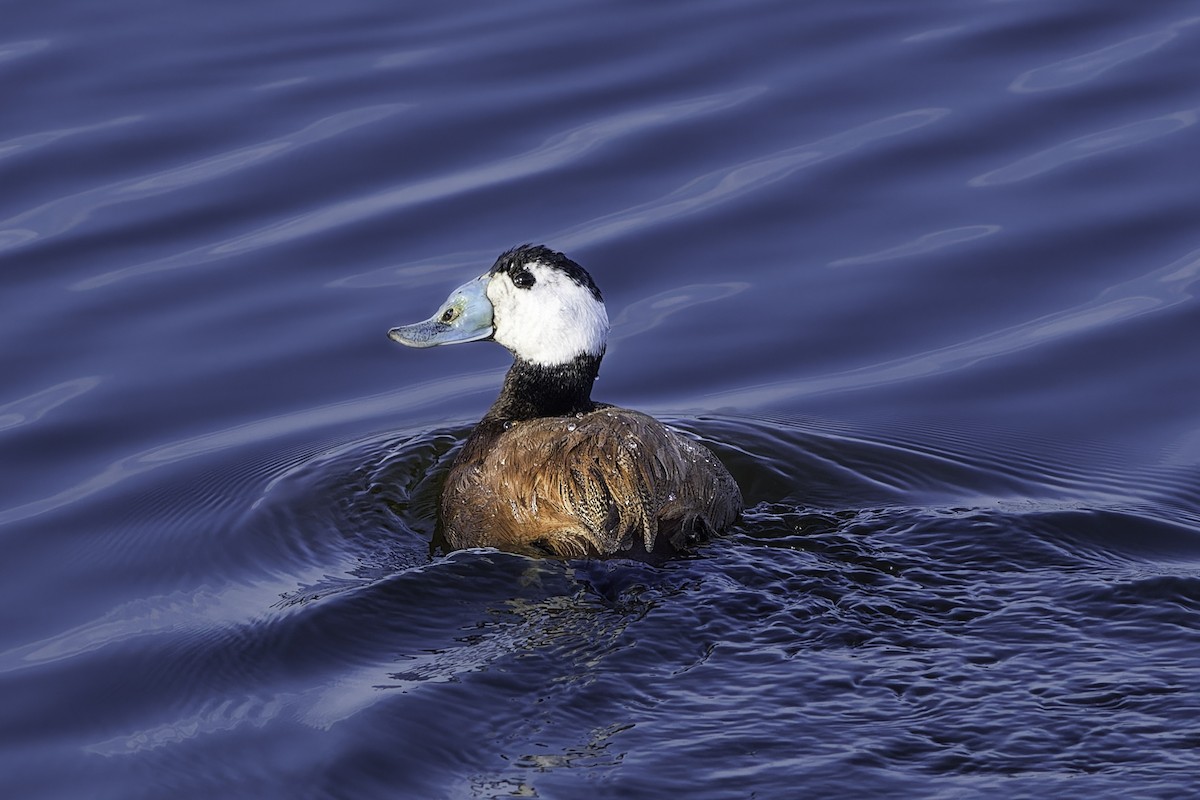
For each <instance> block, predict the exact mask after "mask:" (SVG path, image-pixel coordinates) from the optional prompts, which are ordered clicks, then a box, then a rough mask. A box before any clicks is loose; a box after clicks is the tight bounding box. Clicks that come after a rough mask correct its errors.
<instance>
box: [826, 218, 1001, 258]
mask: <svg viewBox="0 0 1200 800" xmlns="http://www.w3.org/2000/svg"><path fill="white" fill-rule="evenodd" d="M1000 230H1001V227H1000V226H999V225H964V226H963V227H961V228H950V229H949V230H944V231H934V232H933V233H926V234H923V235H921V236H919V237H917V238H916V239H914V240H913V241H911V242H905V243H904V244H898V245H896V246H895V247H889V248H887V249H886V250H880V251H878V252H875V253H869V254H867V255H865V256H853V257H851V258H839V259H838V260H836V261H831V262H829V266H831V267H849V266H853V265H855V264H874V263H876V262H878V261H891V260H892V259H896V258H910V257H912V256H918V255H924V254H926V253H932V252H934V251H936V250H941V249H942V248H944V247H953V246H954V245H956V244H962V243H963V242H969V241H972V240H974V239H982V238H983V237H984V236H991V235H992V234H994V233H999V232H1000Z"/></svg>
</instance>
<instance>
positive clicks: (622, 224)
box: [329, 108, 950, 289]
mask: <svg viewBox="0 0 1200 800" xmlns="http://www.w3.org/2000/svg"><path fill="white" fill-rule="evenodd" d="M949 113H950V109H948V108H919V109H915V110H913V111H905V112H903V113H900V114H893V115H890V116H887V117H883V118H881V119H877V120H874V121H872V122H868V123H866V124H864V125H858V126H856V127H854V128H850V129H848V130H844V131H841V132H839V133H835V134H833V135H832V136H827V137H825V138H824V139H819V140H817V141H815V142H808V143H806V144H802V145H799V146H796V147H789V148H787V149H784V150H780V151H778V152H775V153H771V154H770V155H767V156H763V157H760V158H754V159H750V160H748V161H742V162H740V163H737V164H733V165H732V166H728V167H722V168H720V169H716V170H713V171H711V172H708V173H705V174H704V175H701V176H700V177H699V178H696V179H694V180H691V181H689V182H688V183H686V184H684V185H683V186H680V187H679V188H678V189H675V190H674V191H672V192H669V193H668V194H666V195H664V196H662V197H659V198H657V199H655V200H651V201H649V202H646V203H639V204H638V205H635V206H632V207H629V208H626V209H623V210H621V211H617V212H614V213H611V214H607V215H604V216H601V217H598V218H596V219H592V220H589V221H588V222H586V223H584V224H582V225H578V226H575V227H572V228H568V229H567V230H565V231H559V232H556V233H548V234H546V235H540V236H538V237H537V238H539V239H540V240H541V241H547V242H554V243H555V246H556V247H560V248H562V249H563V250H570V249H583V248H584V247H586V246H588V245H590V244H593V243H596V242H602V241H611V240H613V239H618V238H620V237H622V236H628V235H630V234H632V233H634V232H636V231H639V230H642V229H644V228H647V227H652V226H654V225H659V224H662V223H664V222H668V221H673V220H677V219H680V218H683V217H687V216H689V215H692V214H697V213H700V212H702V211H706V210H708V209H710V208H712V207H713V206H716V205H720V204H722V203H727V202H729V201H731V200H734V199H736V198H738V197H741V196H743V195H746V194H749V193H751V192H755V191H759V190H761V189H763V188H765V187H767V186H769V185H771V184H773V183H776V182H777V181H780V180H783V179H784V178H786V177H787V176H789V175H791V174H792V173H793V172H795V171H796V170H799V169H803V168H806V167H811V166H814V165H816V164H820V163H823V162H826V161H829V160H831V159H834V158H838V157H839V156H843V155H847V154H849V153H852V152H854V151H856V150H858V149H860V148H862V147H866V146H868V145H870V144H873V143H875V142H877V141H879V140H881V139H886V138H890V137H892V136H900V135H902V134H906V133H909V132H911V131H914V130H917V129H919V128H923V127H925V126H927V125H931V124H933V123H935V122H938V121H939V120H941V119H943V118H944V117H945V116H946V115H947V114H949ZM491 258H494V254H489V253H485V252H482V251H473V252H464V253H455V254H452V255H447V256H439V257H437V258H434V259H427V260H424V261H419V262H415V263H412V264H408V265H405V266H404V267H399V268H397V267H387V268H384V269H378V270H372V271H371V272H367V273H362V274H359V275H353V276H350V277H348V278H341V279H339V280H337V281H334V282H332V283H330V284H329V285H330V286H335V287H342V288H352V289H365V288H375V287H379V286H391V285H396V284H405V285H410V286H411V285H418V284H419V283H423V282H427V281H429V280H430V279H436V280H444V279H445V277H446V275H447V274H448V273H449V274H453V273H456V272H460V271H466V270H478V269H479V268H480V265H481V264H483V263H490V259H491Z"/></svg>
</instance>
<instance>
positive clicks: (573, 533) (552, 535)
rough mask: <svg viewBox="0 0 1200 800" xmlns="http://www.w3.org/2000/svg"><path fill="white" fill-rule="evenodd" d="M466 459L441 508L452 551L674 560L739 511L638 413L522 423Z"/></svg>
mask: <svg viewBox="0 0 1200 800" xmlns="http://www.w3.org/2000/svg"><path fill="white" fill-rule="evenodd" d="M464 456H465V458H462V459H460V461H459V462H458V463H456V465H455V466H454V468H453V469H452V470H451V473H450V475H449V476H448V478H447V481H446V485H445V487H444V489H443V498H442V514H443V523H444V526H445V532H446V535H447V538H448V539H449V540H450V543H451V544H453V545H454V546H456V547H471V546H482V545H494V546H497V547H501V548H504V549H510V550H517V551H519V552H528V553H531V554H540V555H557V556H565V557H583V556H605V555H613V554H619V553H621V552H624V551H631V550H634V551H636V550H641V549H643V548H644V551H645V553H652V552H664V551H673V550H678V549H680V548H681V547H683V546H684V545H686V543H687V541H688V539H689V538H690V537H693V536H697V535H704V534H710V533H718V532H721V531H723V530H725V529H726V528H728V527H729V526H730V525H731V524H733V522H734V521H735V520H736V519H737V516H738V514H740V513H741V509H742V497H741V492H740V491H739V490H738V487H737V483H736V482H735V481H734V480H733V478H732V477H731V476H730V474H729V472H728V470H726V469H725V467H724V465H723V464H721V462H720V461H719V460H717V458H716V457H715V456H714V455H713V454H712V453H711V452H709V451H708V449H707V448H705V447H704V446H703V445H700V444H698V443H696V442H693V441H692V440H690V439H688V438H687V437H685V436H683V435H681V434H679V433H676V432H675V431H672V430H671V429H669V428H667V427H666V426H665V425H663V424H662V423H660V422H658V421H657V420H655V419H654V418H653V417H649V416H647V415H645V414H641V413H638V412H636V411H628V410H625V409H619V408H602V409H599V410H597V411H593V412H591V413H589V414H585V415H583V416H582V417H560V418H549V419H536V420H529V421H526V422H520V423H517V424H514V425H512V426H511V427H510V428H509V429H507V430H502V431H497V432H495V434H494V435H493V436H492V437H491V439H490V441H489V442H488V443H487V446H484V447H480V446H475V447H472V448H471V451H470V452H466V451H464Z"/></svg>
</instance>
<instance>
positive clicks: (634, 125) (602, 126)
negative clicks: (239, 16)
mask: <svg viewBox="0 0 1200 800" xmlns="http://www.w3.org/2000/svg"><path fill="white" fill-rule="evenodd" d="M761 91H762V90H760V89H757V88H750V89H738V90H734V91H729V92H721V93H718V94H712V95H705V96H703V97H698V98H691V99H688V100H680V101H676V102H674V103H666V104H657V105H654V106H650V107H647V108H643V109H638V110H636V111H628V112H624V113H620V114H612V115H610V116H607V117H604V118H602V119H600V120H597V121H593V122H589V123H587V124H585V125H581V126H579V127H577V128H574V129H572V130H569V131H567V132H566V133H561V134H557V135H555V136H552V137H550V138H549V139H548V140H546V141H545V142H543V143H542V144H541V145H539V146H538V147H536V148H534V149H533V150H529V151H527V152H525V153H521V154H519V155H516V156H512V157H510V158H506V159H502V160H500V161H493V162H489V163H487V164H484V165H481V166H476V167H470V168H468V169H463V170H459V171H458V172H452V173H449V174H445V175H439V176H438V177H436V178H430V179H428V180H424V181H418V182H416V183H411V184H407V185H404V186H401V187H398V188H394V189H387V190H385V191H382V192H376V193H375V194H371V195H368V196H366V197H356V198H354V199H352V200H344V201H341V202H336V203H330V204H326V205H323V206H322V207H321V208H318V209H316V210H314V211H307V212H305V213H303V214H299V215H297V216H294V217H291V218H290V219H286V220H284V221H282V222H278V223H275V224H272V225H268V226H266V227H262V228H259V229H257V230H254V231H251V232H249V233H246V234H243V235H241V236H237V237H235V238H233V239H229V240H227V241H224V242H221V243H219V244H216V245H206V246H204V247H198V248H196V249H194V250H189V251H187V252H184V253H178V254H176V255H173V256H168V257H167V258H162V259H158V260H155V261H149V262H146V263H144V264H138V265H135V266H132V267H126V268H124V269H120V270H116V271H114V272H109V273H106V274H104V275H101V276H98V277H96V278H90V279H88V280H86V281H80V282H78V283H75V284H73V285H72V286H71V288H73V289H93V288H96V287H98V286H104V285H107V284H110V283H113V282H115V281H118V280H122V279H124V278H129V277H134V276H139V275H146V274H150V273H154V272H162V271H165V270H174V269H183V268H187V267H195V266H198V265H201V264H206V263H209V262H212V261H216V260H219V259H222V258H225V257H227V256H231V255H238V254H241V253H246V252H250V251H253V250H257V249H260V248H263V247H269V246H272V245H276V244H280V243H283V242H290V241H294V240H296V239H300V238H303V237H306V236H311V235H313V234H316V233H320V232H322V231H326V230H330V229H333V228H338V227H341V226H343V225H348V224H351V223H354V222H360V221H362V220H365V219H369V218H371V217H375V216H380V215H382V214H388V213H394V212H396V211H397V210H399V209H402V208H404V207H406V206H411V205H417V204H421V203H428V202H431V201H433V200H438V199H440V198H443V197H448V196H451V195H456V194H461V193H465V192H470V191H476V190H479V189H482V188H485V187H488V186H494V185H497V184H501V183H505V182H508V181H512V180H515V179H517V178H523V177H526V176H529V175H534V174H537V173H540V172H544V171H547V170H550V169H554V168H556V167H561V166H564V165H566V164H569V163H571V162H573V161H575V160H576V159H578V158H580V157H581V156H583V155H584V154H585V153H587V152H589V151H591V150H593V149H595V148H597V147H600V146H602V145H606V144H610V143H612V142H613V141H614V140H615V139H618V138H620V137H623V136H628V135H630V134H633V133H636V132H638V131H642V130H646V129H648V128H653V127H658V126H663V125H676V124H679V123H681V122H682V121H684V120H686V119H688V118H690V117H695V116H700V115H704V114H710V113H714V112H717V111H721V110H724V109H727V108H731V107H733V106H736V105H738V104H740V103H742V102H745V101H746V100H748V99H749V98H751V97H753V96H755V95H757V94H759V93H761ZM0 233H2V232H0Z"/></svg>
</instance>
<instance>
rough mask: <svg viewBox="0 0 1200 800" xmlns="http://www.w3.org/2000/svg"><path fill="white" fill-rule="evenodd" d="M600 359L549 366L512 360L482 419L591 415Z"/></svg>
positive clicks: (588, 357)
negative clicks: (588, 413)
mask: <svg viewBox="0 0 1200 800" xmlns="http://www.w3.org/2000/svg"><path fill="white" fill-rule="evenodd" d="M603 357H604V356H603V354H601V355H598V356H592V355H579V356H576V357H575V358H574V359H572V360H571V361H568V362H567V363H565V364H555V365H553V366H543V365H541V364H533V363H531V362H529V361H523V360H522V359H520V358H518V359H516V360H515V361H514V362H513V365H512V368H511V369H509V371H508V375H506V376H505V377H504V388H502V389H501V390H500V396H499V397H498V398H496V402H495V403H493V404H492V407H491V409H489V410H488V413H487V415H486V416H484V419H485V420H505V421H507V420H523V419H536V418H537V417H562V416H566V415H568V414H575V413H578V412H587V411H591V410H592V409H593V408H595V404H594V403H593V402H592V384H593V383H595V381H596V375H597V374H598V373H599V372H600V359H602V358H603Z"/></svg>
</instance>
